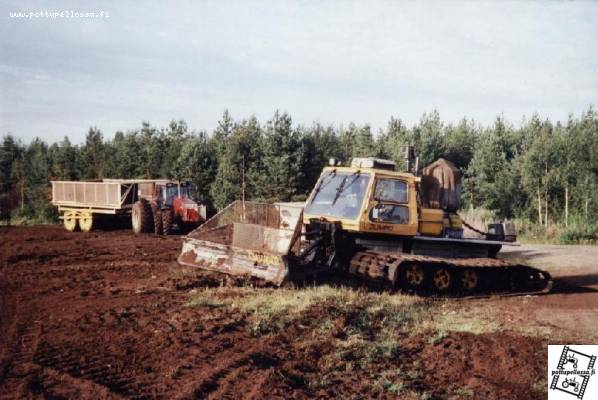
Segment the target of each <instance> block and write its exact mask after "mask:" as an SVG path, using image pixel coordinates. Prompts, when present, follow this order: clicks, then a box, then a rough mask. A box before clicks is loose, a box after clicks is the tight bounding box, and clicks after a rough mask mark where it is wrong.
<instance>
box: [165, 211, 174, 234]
mask: <svg viewBox="0 0 598 400" xmlns="http://www.w3.org/2000/svg"><path fill="white" fill-rule="evenodd" d="M173 220H174V217H173V215H172V210H171V209H165V210H162V234H163V235H165V236H166V235H170V232H171V231H172V223H173Z"/></svg>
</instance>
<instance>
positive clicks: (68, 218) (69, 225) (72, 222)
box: [62, 211, 79, 232]
mask: <svg viewBox="0 0 598 400" xmlns="http://www.w3.org/2000/svg"><path fill="white" fill-rule="evenodd" d="M62 222H63V223H64V229H66V230H67V231H69V232H74V231H76V230H77V228H78V225H79V224H78V223H77V217H76V216H75V212H74V211H67V212H65V213H64V219H63V220H62Z"/></svg>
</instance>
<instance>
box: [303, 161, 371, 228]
mask: <svg viewBox="0 0 598 400" xmlns="http://www.w3.org/2000/svg"><path fill="white" fill-rule="evenodd" d="M369 181H370V174H364V173H359V172H356V173H347V172H339V173H337V172H336V171H332V172H329V173H328V174H327V175H325V176H324V177H323V178H322V179H320V182H318V185H317V186H316V188H315V194H314V196H313V198H312V199H311V201H310V202H309V203H308V204H307V206H306V207H305V213H306V214H315V215H326V216H330V217H337V218H347V219H355V218H357V217H358V216H359V210H360V209H361V205H362V203H363V197H364V196H365V192H366V189H367V187H368V183H369Z"/></svg>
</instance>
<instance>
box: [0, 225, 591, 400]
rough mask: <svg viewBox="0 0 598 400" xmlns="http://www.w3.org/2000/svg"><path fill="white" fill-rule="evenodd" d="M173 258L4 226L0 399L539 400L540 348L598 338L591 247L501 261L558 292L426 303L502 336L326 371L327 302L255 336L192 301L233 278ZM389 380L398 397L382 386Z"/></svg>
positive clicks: (146, 247)
mask: <svg viewBox="0 0 598 400" xmlns="http://www.w3.org/2000/svg"><path fill="white" fill-rule="evenodd" d="M179 250H180V237H176V236H172V237H155V236H150V235H146V236H134V235H133V234H132V233H131V232H130V231H126V230H118V231H108V232H91V233H88V234H85V233H68V232H65V231H64V230H62V229H61V228H60V227H58V226H55V227H53V226H43V227H24V228H7V227H0V398H7V399H12V398H94V399H95V398H106V399H112V398H143V399H153V398H180V399H186V398H208V399H220V398H229V399H238V398H245V399H257V398H285V399H286V398H372V397H375V398H396V397H399V398H438V399H444V398H451V399H452V398H455V399H459V398H483V399H510V398H530V399H533V398H538V399H540V398H545V384H546V383H545V379H546V344H548V343H560V342H561V341H575V342H577V343H591V342H592V341H594V342H596V338H597V337H598V247H582V246H576V247H560V246H522V247H517V248H512V249H510V250H509V251H507V252H505V256H506V257H511V258H514V259H518V260H522V261H526V262H528V263H531V264H534V265H537V266H541V267H542V268H544V269H546V270H548V271H549V272H550V273H551V274H553V276H554V277H555V278H556V281H555V287H554V290H553V292H552V293H550V294H548V295H543V296H519V297H507V298H488V299H477V300H440V301H437V302H436V303H438V304H436V305H434V307H438V308H442V309H447V310H449V311H448V312H449V313H453V314H452V315H469V314H471V313H476V314H480V315H492V316H493V317H492V318H494V319H496V323H498V324H499V327H501V330H500V331H499V332H496V331H495V332H491V333H484V332H482V333H472V332H466V331H461V332H459V331H448V332H444V333H443V335H441V336H439V337H438V339H437V340H430V338H428V337H426V336H425V335H419V336H418V335H406V336H404V337H402V338H401V339H400V346H399V348H400V350H399V352H398V353H397V354H396V355H395V356H393V358H391V359H386V360H385V361H383V362H380V363H374V364H372V365H371V366H370V369H369V370H364V369H359V368H356V369H354V370H345V371H340V372H338V373H334V374H331V373H330V372H329V371H328V372H326V371H323V370H322V368H321V360H322V358H323V357H325V356H326V355H327V354H328V353H330V352H331V351H332V350H331V349H332V344H331V343H333V341H334V343H338V341H339V340H340V341H342V340H343V337H342V335H339V334H338V332H336V334H335V333H334V332H335V331H334V330H333V331H332V333H331V334H330V335H329V336H326V335H322V336H318V335H317V334H316V333H315V332H316V331H317V330H316V329H315V327H316V326H317V324H318V321H320V320H321V319H322V318H323V316H325V313H326V309H325V307H322V308H316V309H310V310H308V312H307V313H306V315H305V321H306V322H305V323H301V322H295V323H292V324H290V325H289V326H287V327H286V328H285V329H283V330H282V331H280V332H277V333H273V334H267V335H263V336H255V335H252V334H250V333H249V332H248V330H247V325H248V323H249V321H248V317H247V316H246V315H243V314H240V313H238V312H237V311H235V309H232V308H213V307H210V306H209V304H206V305H204V306H197V307H190V306H189V305H188V302H189V296H190V293H193V292H194V291H197V290H202V289H203V288H206V287H219V286H221V285H233V286H234V285H237V284H238V283H236V282H234V281H231V280H228V279H224V278H223V277H222V276H220V275H218V274H212V273H207V272H202V271H195V270H183V269H182V268H181V267H180V266H178V264H177V263H176V261H175V259H176V256H177V254H178V252H179ZM255 290H257V291H259V290H261V289H260V288H256V289H255ZM297 290H301V289H297ZM449 315H451V314H449ZM339 324H342V321H340V322H339ZM514 326H517V327H519V329H517V330H513V329H512V328H513V327H514ZM522 327H523V328H529V330H530V332H531V333H530V334H525V332H524V331H525V329H522ZM503 328H504V329H503ZM522 332H523V333H522ZM538 332H539V333H538ZM334 335H336V336H334ZM344 365H346V364H344ZM333 368H334V366H333ZM513 371H518V372H515V373H514V372H513ZM521 371H525V373H522V372H521ZM391 372H392V374H391V376H398V377H400V379H401V387H402V388H403V389H404V390H399V389H397V388H396V387H394V386H392V385H387V384H380V377H384V376H386V375H385V374H388V373H391ZM324 377H329V378H327V380H326V381H324V380H323V378H324ZM318 382H319V383H318ZM385 388H386V389H388V388H390V389H391V390H386V389H385ZM449 388H452V389H451V390H449Z"/></svg>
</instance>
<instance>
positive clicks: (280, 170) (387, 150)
mask: <svg viewBox="0 0 598 400" xmlns="http://www.w3.org/2000/svg"><path fill="white" fill-rule="evenodd" d="M407 144H411V145H413V146H414V147H415V150H416V152H417V155H418V156H419V157H420V165H421V166H424V165H427V164H428V163H430V162H432V161H434V160H436V159H437V158H439V157H444V158H445V159H448V160H451V161H452V162H453V163H454V164H455V165H456V166H457V167H459V168H460V169H461V171H462V172H463V176H464V181H463V183H464V184H463V200H464V205H465V207H474V208H485V209H488V210H493V211H494V212H495V214H496V215H497V216H498V217H503V218H515V217H516V218H520V219H524V220H527V221H531V222H532V223H533V224H535V225H537V226H545V227H547V226H548V225H549V224H551V223H552V224H554V223H556V224H562V225H568V224H569V223H570V222H571V221H573V220H574V221H576V223H578V224H586V225H592V224H594V225H595V224H596V216H597V215H598V193H597V192H598V191H597V190H596V189H597V183H598V179H597V176H598V157H597V155H598V114H597V113H596V111H595V110H594V109H593V108H591V107H590V108H589V109H588V110H587V111H584V112H582V113H581V115H579V116H574V115H571V116H570V117H569V118H568V119H567V121H563V122H561V121H557V122H552V121H550V120H548V119H543V118H540V117H539V116H537V115H534V116H532V117H531V118H529V119H525V120H523V122H522V123H520V124H519V125H518V126H515V125H513V124H512V123H510V122H508V121H506V120H505V119H504V117H503V116H498V117H497V118H496V119H495V121H494V122H493V123H492V124H490V125H489V126H482V125H480V124H477V123H475V122H474V121H473V120H471V119H467V118H464V119H462V120H461V121H460V122H459V123H457V124H450V123H444V122H443V121H442V120H441V118H440V115H439V113H438V112H436V111H434V112H431V113H426V114H424V115H423V116H422V117H421V119H420V120H419V122H418V123H416V124H415V125H413V126H407V125H406V124H405V123H404V122H402V121H401V120H400V119H397V118H391V119H390V121H389V122H388V125H387V126H386V128H385V129H381V130H380V131H378V132H372V129H371V128H370V126H368V125H364V126H358V125H356V124H353V123H350V124H348V125H341V126H324V125H321V124H319V123H314V124H313V125H311V126H298V125H294V124H293V123H292V119H291V116H290V115H289V114H287V113H281V112H278V111H277V112H275V113H274V115H273V116H272V118H271V119H270V120H268V121H266V122H265V123H261V122H260V121H258V120H257V119H256V118H255V117H250V118H247V119H239V120H237V119H233V117H232V116H231V115H230V114H229V112H228V111H225V112H224V114H223V115H222V117H221V119H220V121H219V122H218V125H217V127H216V128H215V129H214V131H213V132H211V133H210V134H208V133H206V132H194V131H191V130H190V129H189V127H188V126H187V124H186V123H185V122H184V121H182V120H181V121H174V120H173V121H172V122H171V123H170V124H169V125H168V126H167V127H155V126H152V125H151V124H149V123H147V122H143V123H142V125H141V127H140V128H139V129H134V130H130V131H128V132H126V133H125V132H120V131H119V132H116V133H115V134H114V136H113V137H111V138H110V137H106V136H105V135H104V134H103V133H102V132H101V131H100V130H98V129H96V128H90V129H89V131H88V132H87V135H86V137H85V141H84V143H81V144H73V143H72V142H71V140H69V138H68V137H65V138H64V139H63V140H62V141H60V142H58V143H46V142H45V141H44V140H42V139H40V138H36V139H34V140H32V141H31V142H29V143H23V142H22V141H20V140H18V139H16V138H14V137H13V136H11V135H10V134H8V135H5V136H3V139H2V145H1V148H0V189H1V191H0V193H1V194H0V207H1V210H2V217H3V218H4V219H7V218H10V217H12V218H13V220H22V219H29V220H34V221H39V222H41V221H49V220H53V219H55V218H56V212H55V210H54V209H53V207H52V206H51V205H50V203H49V200H50V185H49V182H50V181H51V180H81V179H101V178H159V177H168V178H174V179H189V180H190V181H191V182H193V184H194V186H195V188H196V195H197V198H198V200H200V201H202V202H205V203H207V204H209V205H211V206H212V207H213V209H220V208H222V207H224V206H225V205H227V204H228V203H230V202H231V201H233V200H235V199H239V198H241V196H242V190H243V189H242V188H243V187H244V188H245V191H244V192H245V198H246V199H248V200H249V199H252V200H260V201H266V202H271V201H289V200H302V199H305V198H306V196H307V194H308V193H309V191H310V190H311V188H312V186H313V185H314V183H315V181H316V180H317V178H318V176H319V174H320V171H321V169H322V167H323V166H324V165H326V164H327V162H328V159H329V158H330V157H335V158H337V159H339V160H341V161H342V162H344V163H348V162H350V160H351V158H352V157H356V156H359V157H365V156H376V157H383V158H388V159H391V160H394V161H395V162H397V164H398V165H399V166H401V167H402V166H404V165H405V162H404V159H403V149H404V146H405V145H407Z"/></svg>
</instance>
